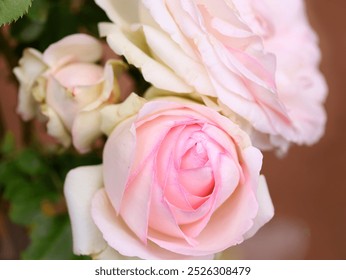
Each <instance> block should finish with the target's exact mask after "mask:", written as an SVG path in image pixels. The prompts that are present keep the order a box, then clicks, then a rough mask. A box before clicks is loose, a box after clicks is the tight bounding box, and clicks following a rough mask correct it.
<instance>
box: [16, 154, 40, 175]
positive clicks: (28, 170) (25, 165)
mask: <svg viewBox="0 0 346 280" xmlns="http://www.w3.org/2000/svg"><path fill="white" fill-rule="evenodd" d="M16 163H17V166H18V168H19V170H20V171H22V172H23V173H24V174H28V175H37V174H39V173H42V172H41V171H42V170H44V162H42V160H41V159H40V157H39V155H38V154H37V152H36V151H34V150H29V149H28V150H24V151H23V152H22V153H21V154H19V156H18V158H17V160H16Z"/></svg>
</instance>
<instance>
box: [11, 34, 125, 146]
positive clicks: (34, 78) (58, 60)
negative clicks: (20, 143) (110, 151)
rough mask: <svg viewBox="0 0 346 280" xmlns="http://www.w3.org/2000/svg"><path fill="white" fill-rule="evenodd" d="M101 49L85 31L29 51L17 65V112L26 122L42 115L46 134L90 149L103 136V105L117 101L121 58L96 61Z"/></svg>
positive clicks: (27, 50) (67, 144)
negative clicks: (43, 49)
mask: <svg viewBox="0 0 346 280" xmlns="http://www.w3.org/2000/svg"><path fill="white" fill-rule="evenodd" d="M102 52H103V51H102V45H101V44H100V43H99V42H98V41H97V40H96V39H94V38H93V37H91V36H89V35H85V34H74V35H70V36H67V37H65V38H63V39H62V40H60V41H58V42H56V43H54V44H52V45H50V46H49V47H48V48H47V49H46V50H45V52H44V53H40V52H38V51H37V50H35V49H26V50H25V51H24V53H23V57H22V58H21V59H20V61H19V66H18V67H16V68H15V69H14V73H15V75H16V77H17V78H18V80H19V82H20V89H19V103H18V108H17V111H18V113H19V114H20V115H21V116H22V117H23V119H24V120H29V119H32V118H34V117H35V116H38V115H39V114H40V113H42V114H44V115H45V116H46V117H47V118H48V123H47V131H48V134H50V135H51V136H53V137H55V138H56V139H57V140H58V141H59V142H60V143H61V144H63V145H64V146H66V147H68V146H69V145H70V144H71V141H72V142H73V145H74V146H75V147H76V148H77V149H78V150H79V151H80V152H87V151H88V150H89V149H90V146H91V144H92V143H93V142H94V141H95V140H96V139H97V138H98V137H99V136H100V135H101V131H100V128H99V127H100V115H99V111H100V109H101V108H102V107H103V106H104V105H105V104H109V103H112V102H114V101H116V100H117V99H119V89H118V84H117V81H116V77H115V75H116V73H115V71H116V67H117V65H120V62H118V61H114V60H112V61H108V62H107V63H106V65H105V67H102V66H100V65H98V64H97V61H99V60H100V59H101V58H102Z"/></svg>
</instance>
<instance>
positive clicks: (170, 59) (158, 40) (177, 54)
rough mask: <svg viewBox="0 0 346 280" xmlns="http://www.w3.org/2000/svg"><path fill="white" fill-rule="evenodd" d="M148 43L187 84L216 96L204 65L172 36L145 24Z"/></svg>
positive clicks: (206, 93) (154, 53)
mask: <svg viewBox="0 0 346 280" xmlns="http://www.w3.org/2000/svg"><path fill="white" fill-rule="evenodd" d="M143 31H144V34H145V38H146V40H147V43H148V45H149V47H150V49H151V51H152V52H153V55H155V56H156V57H157V58H158V59H160V60H161V61H164V62H165V64H166V65H167V66H168V67H170V68H171V69H172V70H173V71H174V72H175V73H176V74H177V75H178V76H180V77H183V78H184V81H185V82H186V84H188V85H190V86H192V87H194V88H196V91H197V92H199V93H200V94H204V95H210V96H215V93H214V89H213V87H212V85H211V83H210V81H209V78H208V75H207V72H206V71H205V69H204V67H203V66H202V65H201V64H200V63H199V62H196V61H195V60H194V59H192V58H190V57H189V56H187V55H186V54H185V53H184V52H183V51H182V50H181V49H180V48H179V46H177V45H176V44H175V43H174V42H173V41H172V40H171V38H169V37H168V36H167V35H166V34H164V33H163V32H160V31H159V30H157V29H154V28H152V27H150V26H143Z"/></svg>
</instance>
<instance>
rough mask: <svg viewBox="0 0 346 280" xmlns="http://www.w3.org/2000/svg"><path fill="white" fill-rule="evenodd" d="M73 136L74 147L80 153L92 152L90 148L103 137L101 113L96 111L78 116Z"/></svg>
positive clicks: (74, 123) (74, 124) (73, 127)
mask: <svg viewBox="0 0 346 280" xmlns="http://www.w3.org/2000/svg"><path fill="white" fill-rule="evenodd" d="M71 134H72V141H73V145H74V146H75V148H76V149H77V150H78V151H79V152H81V153H86V152H88V151H90V146H91V145H92V144H93V143H94V142H95V140H96V139H97V138H98V137H100V136H101V135H102V132H101V114H100V111H99V110H97V109H96V110H93V111H87V112H80V113H79V114H77V116H76V118H75V120H74V122H73V126H72V133H71Z"/></svg>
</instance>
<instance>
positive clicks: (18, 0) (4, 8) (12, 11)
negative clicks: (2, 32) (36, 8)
mask: <svg viewBox="0 0 346 280" xmlns="http://www.w3.org/2000/svg"><path fill="white" fill-rule="evenodd" d="M31 3H32V0H15V1H14V0H0V26H1V25H3V24H6V23H10V22H11V21H14V20H17V19H18V18H20V17H21V16H23V15H24V14H26V13H27V12H28V10H29V7H30V6H31Z"/></svg>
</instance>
